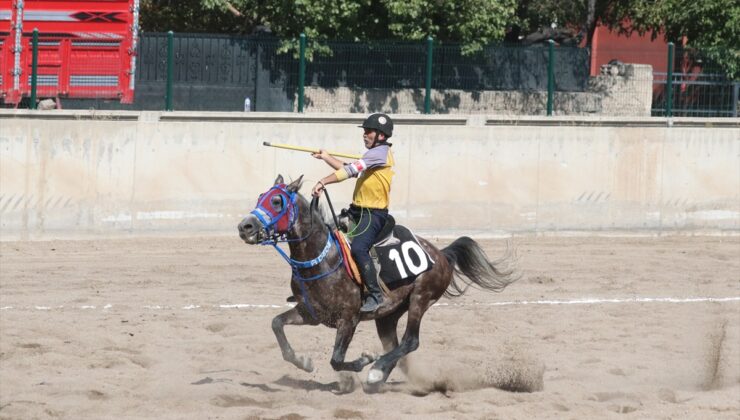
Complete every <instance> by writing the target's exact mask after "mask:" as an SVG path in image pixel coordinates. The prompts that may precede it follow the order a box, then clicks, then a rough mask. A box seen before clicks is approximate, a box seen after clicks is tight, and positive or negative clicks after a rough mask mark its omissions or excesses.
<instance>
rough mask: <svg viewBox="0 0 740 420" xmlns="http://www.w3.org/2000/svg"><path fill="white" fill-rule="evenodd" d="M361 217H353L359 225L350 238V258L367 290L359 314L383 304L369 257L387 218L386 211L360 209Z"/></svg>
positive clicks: (375, 273)
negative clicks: (355, 264)
mask: <svg viewBox="0 0 740 420" xmlns="http://www.w3.org/2000/svg"><path fill="white" fill-rule="evenodd" d="M362 212H363V214H362V217H357V216H356V215H353V216H354V217H355V220H359V224H358V225H357V226H356V227H355V232H356V236H354V237H353V238H352V248H351V249H352V258H354V260H355V262H356V263H357V268H358V269H359V271H360V276H362V280H363V282H364V283H365V286H366V287H367V290H368V292H369V293H368V295H367V296H366V297H365V299H364V301H363V305H362V308H361V312H373V311H375V310H376V309H377V308H378V306H379V305H380V303H382V302H383V293H382V292H381V291H380V286H379V285H378V274H377V272H376V270H375V265H374V264H373V260H372V258H371V257H370V248H371V247H372V246H373V244H374V243H375V239H376V237H377V235H378V233H379V232H380V231H381V230H382V229H383V226H384V225H385V221H386V219H387V218H388V211H387V210H377V209H372V210H370V209H362Z"/></svg>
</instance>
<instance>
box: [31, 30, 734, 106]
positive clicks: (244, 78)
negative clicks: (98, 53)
mask: <svg viewBox="0 0 740 420" xmlns="http://www.w3.org/2000/svg"><path fill="white" fill-rule="evenodd" d="M299 42H300V43H299V44H298V45H299V51H298V52H299V53H298V54H296V53H294V52H291V51H285V50H284V49H281V45H282V44H281V41H280V40H279V39H276V38H270V37H267V38H265V37H239V36H222V35H202V34H172V33H169V34H145V35H143V36H142V37H141V40H140V42H139V46H138V51H137V54H138V58H139V64H138V66H137V69H136V86H137V89H136V96H135V101H134V104H133V105H122V104H117V103H116V102H115V101H106V102H100V101H97V102H95V104H93V105H91V103H90V102H89V101H85V100H78V101H72V102H69V101H67V103H66V104H65V105H66V106H65V107H66V108H75V107H78V108H90V107H96V108H103V109H105V108H108V109H164V110H214V111H242V110H245V111H246V110H249V111H297V112H304V111H305V112H361V113H365V112H374V111H386V112H391V113H397V112H402V113H453V112H459V113H476V112H478V113H487V114H501V113H510V114H520V115H521V114H540V115H565V114H599V115H607V116H608V115H654V116H716V117H737V113H738V99H739V98H738V94H739V93H740V83H739V82H738V81H733V80H730V79H728V78H727V77H725V76H724V75H723V73H722V71H721V68H720V67H719V66H717V65H716V64H714V63H713V62H712V61H711V60H709V59H708V58H707V57H705V56H703V55H702V54H701V53H700V52H698V51H694V50H689V49H684V48H665V49H662V50H661V49H656V50H655V51H652V52H645V53H636V52H635V51H633V50H600V51H599V57H596V56H595V55H591V54H590V51H589V50H588V49H583V48H569V47H563V46H557V45H555V44H554V43H552V42H550V43H548V44H544V45H538V46H529V47H522V46H510V45H490V46H488V47H485V48H483V50H482V51H479V52H477V53H473V54H463V50H462V47H461V46H460V45H457V44H443V43H438V42H436V41H435V40H433V39H431V38H429V39H426V40H423V41H419V42H396V41H389V42H373V43H361V42H339V41H330V42H327V43H323V44H321V46H322V47H324V48H323V49H316V47H317V45H314V44H312V40H310V39H306V38H305V37H303V36H302V37H301V38H300V40H299ZM37 49H38V46H36V47H35V50H37ZM307 49H308V50H309V51H311V50H312V51H313V56H312V59H311V60H309V59H308V58H307V56H306V51H307ZM321 51H323V52H321ZM36 53H37V52H36ZM621 57H629V62H626V61H622V60H620V58H621ZM607 59H608V62H606V60H607ZM596 67H598V68H596ZM34 68H35V67H34ZM591 74H595V77H592V76H591ZM36 76H37V75H36V71H34V72H33V74H32V75H31V79H32V80H34V81H35V80H37V77H36ZM33 84H34V87H33V92H35V91H36V90H35V89H36V84H37V83H33ZM31 102H32V103H35V101H31ZM247 104H248V106H247Z"/></svg>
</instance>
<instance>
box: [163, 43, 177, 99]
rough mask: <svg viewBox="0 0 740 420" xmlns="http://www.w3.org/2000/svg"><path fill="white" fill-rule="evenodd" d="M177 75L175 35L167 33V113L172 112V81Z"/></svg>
mask: <svg viewBox="0 0 740 420" xmlns="http://www.w3.org/2000/svg"><path fill="white" fill-rule="evenodd" d="M174 74H175V34H174V33H173V32H172V31H169V32H167V88H166V90H165V106H164V107H165V111H172V79H173V78H174Z"/></svg>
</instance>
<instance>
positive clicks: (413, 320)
mask: <svg viewBox="0 0 740 420" xmlns="http://www.w3.org/2000/svg"><path fill="white" fill-rule="evenodd" d="M429 306H430V302H429V299H425V298H421V297H419V296H413V297H412V299H411V302H410V304H409V315H408V322H407V323H406V332H405V333H404V334H403V339H401V344H400V345H398V346H396V347H395V348H394V349H393V350H391V351H389V352H388V353H386V354H384V355H383V356H381V357H380V358H379V359H378V360H377V361H376V362H375V364H374V365H373V368H372V369H370V372H369V373H368V375H367V382H368V383H369V384H378V383H380V382H385V380H386V379H388V375H390V374H391V371H392V370H393V368H394V367H395V366H396V363H398V361H399V360H400V359H401V358H402V357H403V356H405V355H407V354H409V353H411V352H412V351H414V350H416V349H417V348H419V327H420V326H421V318H422V316H424V312H426V310H427V309H428V308H429ZM394 334H395V332H394Z"/></svg>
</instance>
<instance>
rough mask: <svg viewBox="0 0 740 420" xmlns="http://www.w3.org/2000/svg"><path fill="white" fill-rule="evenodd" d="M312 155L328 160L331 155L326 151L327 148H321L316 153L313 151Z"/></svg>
mask: <svg viewBox="0 0 740 420" xmlns="http://www.w3.org/2000/svg"><path fill="white" fill-rule="evenodd" d="M311 156H313V157H315V158H316V159H321V160H326V159H327V158H328V157H329V156H330V155H329V153H327V152H326V150H324V149H321V150H319V151H318V152H316V153H311Z"/></svg>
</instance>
